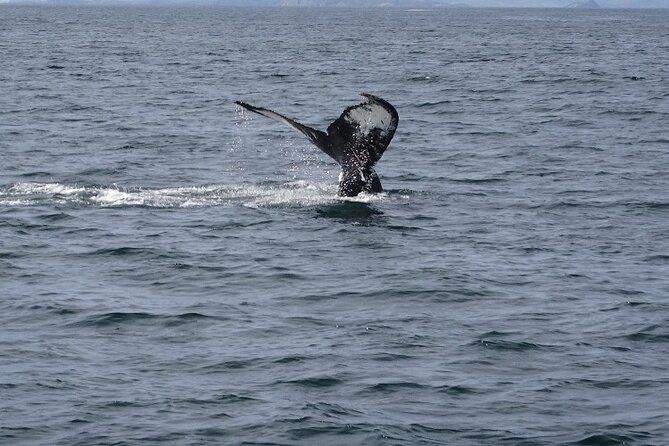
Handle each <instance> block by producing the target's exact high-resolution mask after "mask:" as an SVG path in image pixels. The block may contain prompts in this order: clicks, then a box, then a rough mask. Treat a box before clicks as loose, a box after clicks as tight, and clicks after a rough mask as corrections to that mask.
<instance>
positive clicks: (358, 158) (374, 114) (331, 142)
mask: <svg viewBox="0 0 669 446" xmlns="http://www.w3.org/2000/svg"><path fill="white" fill-rule="evenodd" d="M361 95H362V96H364V97H365V98H366V99H367V101H366V102H363V103H361V104H358V105H354V106H351V107H348V108H347V109H346V110H344V112H343V113H342V114H341V116H340V117H339V118H337V119H336V120H335V121H334V122H333V123H332V124H330V125H329V126H328V129H327V133H325V132H322V131H320V130H316V129H314V128H311V127H309V126H306V125H304V124H300V123H299V122H297V121H295V120H293V119H290V118H288V117H286V116H283V115H281V114H279V113H276V112H274V111H272V110H268V109H266V108H260V107H255V106H253V105H250V104H247V103H245V102H239V101H236V102H235V104H237V105H239V106H240V107H243V108H245V109H246V110H249V111H252V112H254V113H258V114H261V115H263V116H266V117H268V118H270V119H274V120H275V121H278V122H282V123H284V124H286V125H289V126H291V127H292V128H294V129H296V130H297V131H299V132H300V133H302V134H303V135H304V136H306V137H307V138H308V139H309V140H310V141H311V142H312V143H313V144H314V145H315V146H316V147H318V148H319V149H321V150H322V151H323V152H325V153H326V154H327V155H328V156H330V157H331V158H332V159H334V160H335V161H337V163H339V165H340V166H341V168H342V175H341V177H340V180H339V195H340V196H344V197H354V196H356V195H358V194H359V193H360V192H381V191H383V188H382V187H381V181H380V180H379V177H378V175H377V174H376V172H375V171H374V166H375V165H376V163H377V162H378V161H379V159H381V156H382V155H383V153H384V151H385V150H386V148H387V147H388V144H390V141H391V140H392V139H393V136H394V134H395V130H396V129H397V123H398V122H399V117H398V114H397V110H395V107H393V106H392V105H390V103H388V102H386V101H385V100H383V99H381V98H379V97H377V96H374V95H371V94H367V93H361Z"/></svg>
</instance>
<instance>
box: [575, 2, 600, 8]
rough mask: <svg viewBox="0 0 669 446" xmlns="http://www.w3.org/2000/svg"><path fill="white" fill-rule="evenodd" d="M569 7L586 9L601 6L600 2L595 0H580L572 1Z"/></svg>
mask: <svg viewBox="0 0 669 446" xmlns="http://www.w3.org/2000/svg"><path fill="white" fill-rule="evenodd" d="M568 7H569V8H584V9H597V8H599V7H600V6H599V4H598V3H597V2H596V1H595V0H585V1H578V2H574V3H570V4H569V5H568Z"/></svg>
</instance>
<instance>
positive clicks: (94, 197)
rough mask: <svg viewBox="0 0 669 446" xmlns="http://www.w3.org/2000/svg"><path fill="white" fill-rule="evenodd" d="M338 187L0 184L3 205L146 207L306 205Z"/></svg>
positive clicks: (331, 195) (331, 197)
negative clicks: (146, 186)
mask: <svg viewBox="0 0 669 446" xmlns="http://www.w3.org/2000/svg"><path fill="white" fill-rule="evenodd" d="M336 193H337V187H336V185H332V184H319V183H313V182H309V181H305V180H298V181H292V182H288V183H283V184H270V185H267V184H261V185H258V184H233V185H207V186H186V187H167V188H159V189H151V188H127V187H121V186H118V185H111V186H76V185H75V186H72V185H65V184H60V183H17V184H14V185H11V186H9V187H1V186H0V205H1V206H34V205H39V204H49V203H58V204H68V203H69V204H72V205H76V206H93V207H124V206H146V207H159V208H192V207H206V206H226V205H227V206H230V205H243V206H250V207H267V206H281V205H286V206H310V205H317V204H323V203H330V202H334V201H336V200H337V197H336Z"/></svg>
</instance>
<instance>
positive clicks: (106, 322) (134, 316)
mask: <svg viewBox="0 0 669 446" xmlns="http://www.w3.org/2000/svg"><path fill="white" fill-rule="evenodd" d="M210 318H212V317H211V316H206V315H203V314H200V313H184V314H179V315H159V314H151V313H145V312H138V313H127V312H111V313H104V314H95V315H92V316H88V317H86V318H83V319H81V320H79V321H77V322H74V323H72V324H71V325H72V326H76V327H108V326H117V325H124V324H131V325H132V324H138V323H143V322H157V323H159V324H161V325H163V326H165V327H174V326H177V325H183V324H187V323H191V322H195V321H200V320H203V319H210ZM213 319H215V318H213Z"/></svg>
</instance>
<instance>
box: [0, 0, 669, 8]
mask: <svg viewBox="0 0 669 446" xmlns="http://www.w3.org/2000/svg"><path fill="white" fill-rule="evenodd" d="M3 3H4V4H7V3H13V4H17V3H23V4H48V5H113V4H120V5H124V4H125V5H128V4H132V5H141V4H147V5H161V4H164V5H211V6H237V7H242V6H247V7H252V6H286V7H345V8H356V7H363V8H381V7H396V8H420V9H429V8H464V7H520V8H523V7H524V8H528V7H537V8H583V9H595V8H669V0H0V4H3Z"/></svg>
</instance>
